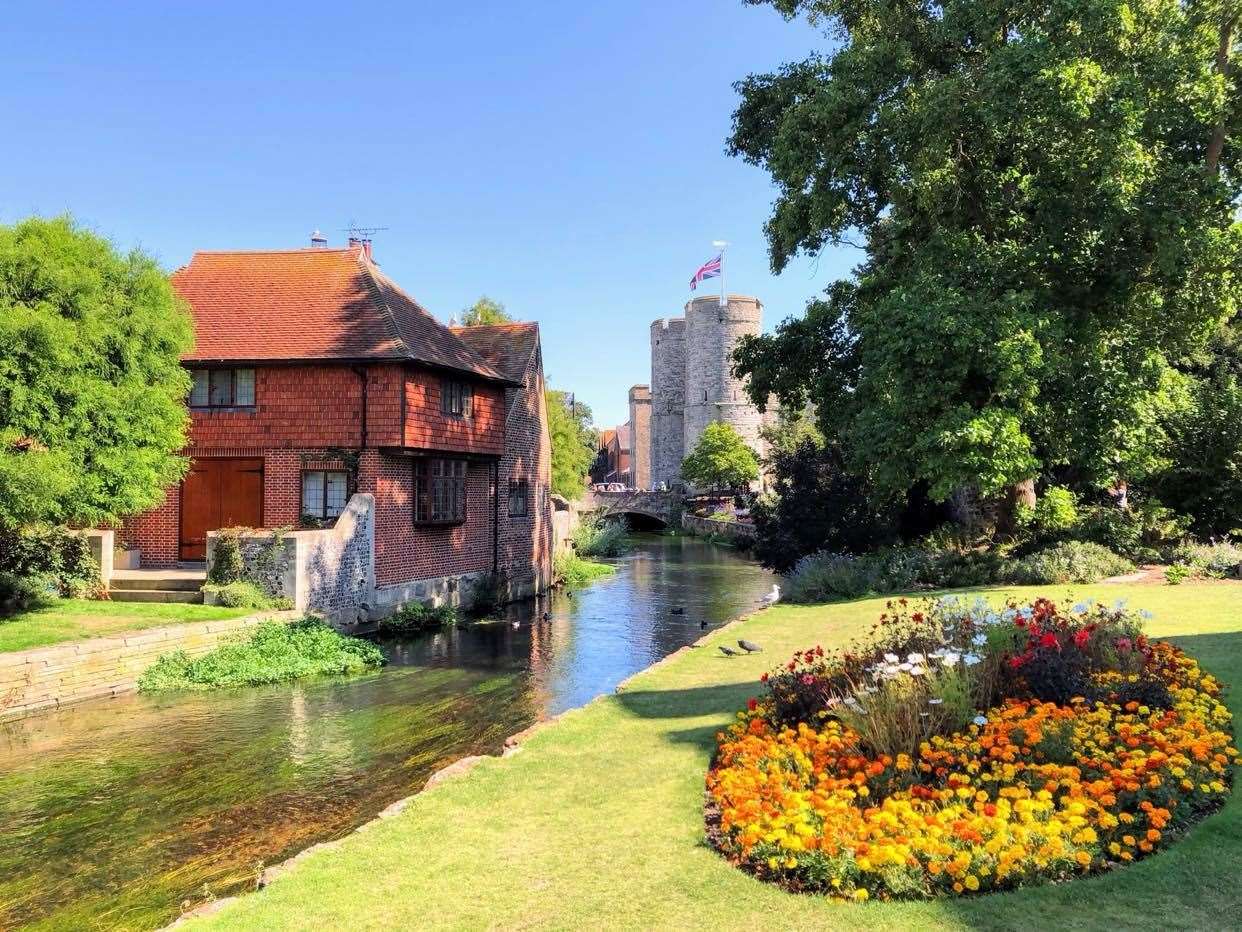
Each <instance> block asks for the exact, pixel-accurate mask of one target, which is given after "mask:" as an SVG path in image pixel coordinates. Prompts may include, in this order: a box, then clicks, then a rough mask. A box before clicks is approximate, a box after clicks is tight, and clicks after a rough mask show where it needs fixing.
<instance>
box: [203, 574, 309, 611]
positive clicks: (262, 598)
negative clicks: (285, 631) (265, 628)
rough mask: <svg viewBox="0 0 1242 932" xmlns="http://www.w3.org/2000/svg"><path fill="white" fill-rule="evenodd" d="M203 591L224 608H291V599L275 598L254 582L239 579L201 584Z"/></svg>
mask: <svg viewBox="0 0 1242 932" xmlns="http://www.w3.org/2000/svg"><path fill="white" fill-rule="evenodd" d="M203 592H208V593H211V594H212V595H213V596H214V597H215V602H216V604H217V605H223V606H224V607H225V608H255V609H264V608H277V609H284V610H288V609H291V608H293V600H292V599H286V598H275V597H273V596H270V595H268V594H267V593H266V592H265V591H264V590H263V589H261V588H259V587H258V586H256V585H255V584H254V583H252V582H246V581H245V580H240V579H239V580H237V581H236V582H231V583H227V584H225V585H223V586H221V585H216V584H214V583H208V584H207V585H205V586H203Z"/></svg>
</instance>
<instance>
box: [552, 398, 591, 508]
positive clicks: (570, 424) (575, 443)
mask: <svg viewBox="0 0 1242 932" xmlns="http://www.w3.org/2000/svg"><path fill="white" fill-rule="evenodd" d="M570 398H571V396H570V394H569V393H568V392H562V391H558V390H556V389H548V391H547V392H546V393H545V395H544V400H545V403H546V405H547V409H548V436H549V438H550V439H551V441H552V491H553V492H555V493H556V494H557V495H563V496H564V497H565V498H570V499H573V498H577V497H578V496H580V495H581V494H582V493H583V492H584V491H586V477H587V473H588V472H589V471H590V469H591V464H592V463H594V462H595V453H596V449H597V447H598V446H599V440H598V435H597V434H596V432H595V428H594V427H593V426H592V424H591V409H590V408H589V407H588V406H586V405H584V404H582V403H581V402H573V403H571V401H570Z"/></svg>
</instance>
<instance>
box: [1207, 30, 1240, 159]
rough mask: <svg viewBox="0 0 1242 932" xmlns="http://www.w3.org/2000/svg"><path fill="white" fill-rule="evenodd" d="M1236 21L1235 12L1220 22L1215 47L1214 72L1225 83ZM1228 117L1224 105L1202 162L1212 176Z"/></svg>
mask: <svg viewBox="0 0 1242 932" xmlns="http://www.w3.org/2000/svg"><path fill="white" fill-rule="evenodd" d="M1237 21H1238V15H1237V14H1236V13H1235V14H1234V16H1233V18H1232V19H1227V20H1225V21H1224V22H1223V23H1221V24H1220V45H1218V46H1217V47H1216V73H1217V74H1219V75H1224V77H1225V80H1226V83H1227V82H1228V79H1229V65H1230V62H1229V50H1230V46H1231V44H1232V42H1233V27H1234V25H1235V24H1236V23H1237ZM1227 103H1228V101H1226V104H1227ZM1228 119H1229V111H1228V107H1227V106H1226V109H1225V112H1224V113H1222V114H1221V116H1220V122H1219V123H1217V124H1216V129H1215V131H1213V133H1212V138H1211V139H1210V140H1208V147H1207V156H1206V159H1205V162H1204V164H1205V167H1206V168H1207V172H1208V174H1209V175H1211V176H1212V177H1213V178H1215V177H1217V176H1218V175H1219V174H1220V155H1221V153H1222V152H1223V151H1224V149H1225V128H1226V121H1227V120H1228Z"/></svg>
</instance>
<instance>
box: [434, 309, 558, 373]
mask: <svg viewBox="0 0 1242 932" xmlns="http://www.w3.org/2000/svg"><path fill="white" fill-rule="evenodd" d="M450 329H451V330H452V331H453V333H454V334H455V335H456V336H458V337H460V338H461V340H462V342H464V343H465V344H466V345H467V346H469V347H470V348H471V349H472V350H474V351H475V352H476V353H478V354H479V355H480V356H482V357H483V359H484V360H486V361H487V363H488V364H489V365H491V366H492V368H494V369H496V370H498V371H500V372H502V373H504V374H505V375H507V376H508V377H509V378H511V379H514V380H516V381H522V380H524V379H525V377H526V369H527V367H528V366H529V365H530V360H531V357H532V356H533V355H534V354H535V351H536V350H537V349H538V348H539V325H538V324H536V323H527V322H523V321H514V322H512V323H507V324H487V325H485V326H481V327H452V328H450Z"/></svg>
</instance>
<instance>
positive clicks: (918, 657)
mask: <svg viewBox="0 0 1242 932" xmlns="http://www.w3.org/2000/svg"><path fill="white" fill-rule="evenodd" d="M906 659H907V660H909V661H910V662H911V663H923V662H924V661H925V660H926V659H927V658H926V657H924V656H923V655H922V654H911V655H910V656H909V657H907V658H906Z"/></svg>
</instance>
